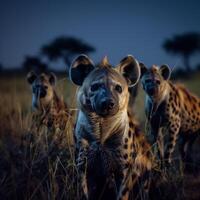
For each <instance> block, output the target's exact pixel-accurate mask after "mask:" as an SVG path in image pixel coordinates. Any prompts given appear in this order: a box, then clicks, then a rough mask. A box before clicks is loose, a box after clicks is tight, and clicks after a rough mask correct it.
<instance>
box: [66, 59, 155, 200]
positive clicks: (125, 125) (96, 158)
mask: <svg viewBox="0 0 200 200" xmlns="http://www.w3.org/2000/svg"><path fill="white" fill-rule="evenodd" d="M139 75H140V70H139V65H138V63H137V61H136V60H135V59H134V58H133V57H132V56H127V57H126V58H124V59H123V60H122V61H121V62H120V64H119V65H118V66H117V67H116V68H112V66H111V65H110V64H109V63H108V60H107V59H106V58H105V59H104V60H103V61H102V62H101V64H100V65H99V66H94V64H93V62H92V61H91V60H90V59H89V58H88V57H87V56H85V55H81V56H79V57H78V58H77V59H76V60H75V61H74V62H73V63H72V66H71V68H70V76H71V80H72V81H73V82H74V83H75V84H77V85H79V86H80V88H79V91H78V93H77V102H78V106H79V109H80V111H79V114H78V117H77V122H76V128H75V137H76V140H77V142H76V146H77V168H78V171H79V176H80V180H81V185H82V189H83V192H84V196H85V197H86V198H87V199H99V198H102V199H124V200H125V199H128V198H129V193H130V191H131V190H132V189H133V188H134V187H135V185H136V183H137V181H138V180H139V177H142V176H143V175H144V174H145V172H149V171H150V170H151V166H152V162H151V154H150V146H149V144H148V143H147V141H146V139H145V137H144V135H143V134H142V132H141V131H140V130H139V129H138V125H137V123H136V122H135V120H134V117H133V116H131V115H130V114H129V113H128V101H129V92H128V85H134V84H135V83H137V81H138V78H139ZM105 102H106V103H105ZM102 189H103V191H104V194H103V196H102Z"/></svg>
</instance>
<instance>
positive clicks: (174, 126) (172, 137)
mask: <svg viewBox="0 0 200 200" xmlns="http://www.w3.org/2000/svg"><path fill="white" fill-rule="evenodd" d="M168 130H169V141H168V144H167V147H166V152H165V159H166V163H167V164H171V162H172V154H173V152H174V149H175V145H176V141H177V138H178V133H179V130H180V119H179V118H176V119H174V120H172V122H171V123H170V125H169V129H168Z"/></svg>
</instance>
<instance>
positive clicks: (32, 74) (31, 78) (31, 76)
mask: <svg viewBox="0 0 200 200" xmlns="http://www.w3.org/2000/svg"><path fill="white" fill-rule="evenodd" d="M36 78H37V75H36V74H35V72H33V71H31V72H29V73H28V74H27V76H26V80H27V82H28V83H29V84H32V83H33V82H34V80H35V79H36Z"/></svg>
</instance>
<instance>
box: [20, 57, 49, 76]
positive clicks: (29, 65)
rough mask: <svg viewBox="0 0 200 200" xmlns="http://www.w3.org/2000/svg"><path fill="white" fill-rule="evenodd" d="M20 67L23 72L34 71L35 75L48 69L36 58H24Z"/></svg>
mask: <svg viewBox="0 0 200 200" xmlns="http://www.w3.org/2000/svg"><path fill="white" fill-rule="evenodd" d="M22 66H23V69H24V70H25V71H31V70H34V71H35V72H37V73H40V72H45V71H46V70H47V68H48V66H47V65H46V64H45V63H43V62H42V61H41V60H40V58H38V57H37V56H26V57H25V60H24V62H23V64H22Z"/></svg>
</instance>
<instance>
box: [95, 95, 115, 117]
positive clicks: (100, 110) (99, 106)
mask: <svg viewBox="0 0 200 200" xmlns="http://www.w3.org/2000/svg"><path fill="white" fill-rule="evenodd" d="M93 105H94V108H95V111H96V113H97V114H99V115H102V116H105V115H114V114H115V113H116V112H117V110H118V104H117V101H116V99H114V97H112V96H111V95H106V94H100V93H99V94H98V95H97V96H96V98H95V99H94V102H93Z"/></svg>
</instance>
